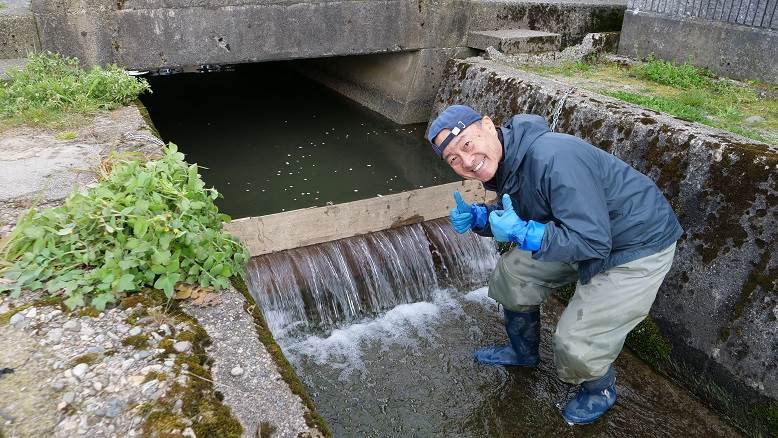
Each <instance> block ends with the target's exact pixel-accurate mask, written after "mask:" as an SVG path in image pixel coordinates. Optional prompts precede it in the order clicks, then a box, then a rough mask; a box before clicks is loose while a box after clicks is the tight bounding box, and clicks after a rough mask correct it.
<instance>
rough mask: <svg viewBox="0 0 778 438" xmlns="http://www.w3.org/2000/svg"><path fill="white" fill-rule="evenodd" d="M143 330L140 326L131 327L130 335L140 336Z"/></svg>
mask: <svg viewBox="0 0 778 438" xmlns="http://www.w3.org/2000/svg"><path fill="white" fill-rule="evenodd" d="M142 331H143V330H141V328H140V327H133V328H131V329H130V333H129V335H130V336H138V335H139V334H140V333H141V332H142Z"/></svg>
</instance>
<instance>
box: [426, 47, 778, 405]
mask: <svg viewBox="0 0 778 438" xmlns="http://www.w3.org/2000/svg"><path fill="white" fill-rule="evenodd" d="M568 90H569V87H568V86H566V85H565V84H562V83H559V82H556V81H552V80H548V79H544V78H541V77H539V76H536V75H532V74H529V73H525V72H519V71H516V70H514V69H511V68H509V67H505V66H502V65H499V64H496V63H494V62H492V61H486V60H483V59H480V58H471V59H468V60H464V61H451V62H450V63H449V65H448V72H447V75H446V79H445V81H444V83H443V85H442V87H441V89H440V90H439V92H438V95H437V98H436V102H435V105H434V109H433V115H434V114H437V112H438V111H440V110H441V109H442V108H443V107H445V106H446V105H449V104H454V103H461V104H468V105H471V106H473V107H474V108H475V109H476V110H478V111H480V112H482V113H483V114H488V115H491V116H493V117H494V118H496V119H497V121H499V122H502V121H504V120H506V119H507V118H508V117H509V116H510V115H512V114H517V113H535V114H540V115H543V116H545V117H546V118H548V119H549V120H551V115H552V113H553V111H554V108H555V106H556V105H557V104H558V103H559V101H560V100H561V99H562V96H563V95H564V94H565V92H566V91H568ZM557 131H559V132H565V133H568V134H572V135H576V136H579V137H581V138H583V139H585V140H586V141H588V142H590V143H592V144H594V145H596V146H598V147H600V148H602V149H605V150H607V151H609V152H611V153H612V154H614V155H616V156H617V157H619V158H621V159H622V160H624V161H625V162H627V163H629V164H630V165H632V166H633V167H635V168H637V169H638V170H640V171H641V172H643V173H645V174H646V175H648V176H649V177H651V178H652V179H653V180H654V181H655V182H656V183H657V185H658V186H659V187H660V188H661V189H662V190H663V192H664V193H665V195H666V196H667V198H668V199H669V200H670V203H671V204H672V206H673V208H674V210H675V212H676V214H677V215H678V217H679V219H680V221H681V224H682V225H683V227H684V230H685V231H686V232H685V234H684V235H683V237H682V238H681V240H680V241H679V243H678V251H677V255H676V258H675V262H674V264H673V268H672V270H671V272H670V273H669V275H668V276H667V278H666V280H665V282H664V285H663V286H662V288H661V290H660V292H659V295H658V297H657V300H656V303H655V304H654V307H653V309H652V316H653V318H654V320H655V321H656V322H657V324H658V325H659V327H660V329H661V331H662V333H663V334H664V335H665V336H667V337H668V339H669V340H670V342H671V344H672V347H673V348H672V357H671V359H672V360H674V361H677V362H680V363H683V364H685V365H686V366H687V367H689V368H690V369H692V370H694V371H695V372H697V373H699V374H700V375H701V376H704V377H706V378H707V379H709V380H712V381H713V382H715V383H716V384H718V385H719V386H722V387H724V388H725V389H727V390H728V391H729V392H732V393H735V394H738V395H739V396H741V397H744V398H745V399H746V400H749V401H759V400H761V401H764V399H765V398H766V399H768V400H769V399H773V400H775V399H778V336H776V333H778V286H776V279H777V278H778V243H776V237H778V236H777V235H778V226H777V225H778V148H776V147H774V146H769V145H766V144H763V143H758V142H754V141H751V140H747V139H744V138H742V137H738V136H736V135H734V134H729V133H726V132H723V131H720V130H715V129H712V128H709V127H705V126H701V125H697V124H693V123H689V122H685V121H682V120H678V119H675V118H672V117H670V116H666V115H662V114H660V113H657V112H655V111H651V110H646V109H642V108H640V107H637V106H634V105H631V104H627V103H624V102H621V101H617V100H614V99H611V98H607V97H604V96H600V95H597V94H594V93H589V92H582V91H573V92H572V93H571V94H570V95H569V97H567V99H566V100H565V102H564V106H563V109H562V111H561V117H560V119H559V124H558V125H557Z"/></svg>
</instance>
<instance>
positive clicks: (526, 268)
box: [427, 105, 683, 424]
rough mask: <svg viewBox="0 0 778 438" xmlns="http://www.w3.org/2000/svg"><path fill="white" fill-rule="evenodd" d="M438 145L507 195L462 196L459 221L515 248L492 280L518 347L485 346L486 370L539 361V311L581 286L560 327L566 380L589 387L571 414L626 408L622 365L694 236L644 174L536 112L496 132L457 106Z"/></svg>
mask: <svg viewBox="0 0 778 438" xmlns="http://www.w3.org/2000/svg"><path fill="white" fill-rule="evenodd" d="M427 139H428V140H429V141H430V143H431V144H432V147H433V149H434V150H435V152H436V153H437V154H438V155H439V156H441V157H442V158H443V159H444V160H446V162H447V163H448V164H449V165H450V166H451V168H452V169H453V170H454V171H455V172H456V173H457V174H458V175H460V176H461V177H463V178H466V179H475V180H478V181H481V182H482V183H484V186H485V187H486V188H487V189H488V190H493V191H496V192H497V193H498V200H499V201H498V203H497V205H490V206H487V205H481V204H474V205H468V204H467V203H465V202H464V201H463V200H462V197H461V196H460V194H459V193H458V192H457V193H455V194H454V198H455V200H456V204H457V206H456V207H455V208H454V209H452V210H451V216H450V219H451V223H452V225H453V227H454V228H455V229H456V231H457V232H459V233H465V232H467V231H468V230H472V231H474V232H476V233H478V234H481V235H484V236H494V238H495V240H497V241H499V242H515V243H516V245H517V246H516V248H514V249H513V250H511V251H509V252H507V253H506V254H504V255H503V256H502V257H501V258H500V261H499V262H498V264H497V267H496V268H495V271H494V273H493V274H492V276H491V279H490V281H489V296H490V297H491V298H493V299H495V300H496V301H497V302H499V303H501V304H502V306H503V308H504V313H505V328H506V331H507V333H508V338H509V340H510V344H509V345H507V346H504V347H490V348H484V349H481V350H478V351H476V353H475V359H476V360H477V361H478V362H481V363H484V364H497V365H518V366H530V367H534V366H537V364H538V361H539V359H540V358H539V355H538V345H539V341H540V311H539V306H540V304H541V303H542V302H543V301H544V300H545V299H546V298H547V297H548V296H549V294H550V293H551V292H552V290H553V289H554V288H557V287H559V286H562V285H564V284H566V283H569V282H572V281H576V280H577V283H576V291H575V295H573V297H572V299H571V300H570V302H569V303H568V305H567V308H566V309H565V311H564V313H563V314H562V317H561V318H560V320H559V323H558V324H557V327H556V330H555V332H554V339H553V347H554V348H553V349H554V363H555V365H556V368H557V373H558V375H559V378H560V379H562V380H563V381H565V382H569V383H572V384H578V385H580V387H579V389H578V392H577V394H576V396H575V398H573V399H571V400H570V401H569V402H568V403H567V405H566V406H565V408H564V410H563V411H562V416H563V417H564V419H565V420H566V421H567V422H568V423H572V424H587V423H591V422H593V421H595V420H596V419H598V418H599V417H601V416H602V415H603V414H604V413H605V411H607V410H608V409H610V408H611V407H612V406H613V404H614V403H615V402H616V386H615V374H614V369H613V366H612V363H613V361H614V360H615V359H616V357H617V356H618V355H619V352H621V348H622V346H623V345H624V340H625V339H626V336H627V334H628V333H629V331H630V330H632V329H633V328H634V327H635V326H636V325H637V324H638V323H639V322H640V321H642V320H643V319H644V318H645V317H646V315H648V312H649V310H650V309H651V305H652V304H653V302H654V298H655V297H656V293H657V291H658V289H659V286H660V285H661V284H662V280H663V279H664V277H665V275H666V274H667V272H668V271H669V270H670V266H671V265H672V262H673V256H674V254H675V242H676V241H677V240H678V239H679V238H680V237H681V234H682V233H683V230H682V229H681V226H680V224H679V223H678V220H677V218H676V217H675V214H674V213H673V211H672V209H671V208H670V205H669V203H668V202H667V200H666V199H665V198H664V196H663V195H662V193H661V192H660V191H659V189H658V188H657V187H656V185H655V184H654V183H653V182H652V181H651V180H650V179H649V178H648V177H646V176H645V175H643V174H641V173H640V172H638V171H637V170H635V169H633V168H632V167H630V166H629V165H627V164H626V163H624V162H623V161H621V160H619V159H618V158H616V157H614V156H613V155H610V154H608V153H607V152H604V151H602V150H600V149H598V148H596V147H594V146H592V145H590V144H588V143H586V142H585V141H583V140H581V139H579V138H577V137H573V136H570V135H566V134H558V133H554V132H551V131H550V130H549V129H548V126H547V124H546V121H545V119H543V118H542V117H540V116H536V115H529V114H523V115H518V116H514V117H513V118H511V119H510V120H509V121H508V122H507V123H506V124H505V126H503V127H499V128H496V127H495V125H494V123H493V122H492V120H491V119H490V118H489V117H482V116H481V115H480V114H478V113H477V112H475V111H474V110H473V109H472V108H469V107H467V106H462V105H453V106H450V107H448V108H446V109H445V110H444V111H443V112H442V113H441V114H440V115H439V116H438V117H437V118H436V119H435V120H434V121H433V122H432V124H431V125H430V128H429V131H428V132H427Z"/></svg>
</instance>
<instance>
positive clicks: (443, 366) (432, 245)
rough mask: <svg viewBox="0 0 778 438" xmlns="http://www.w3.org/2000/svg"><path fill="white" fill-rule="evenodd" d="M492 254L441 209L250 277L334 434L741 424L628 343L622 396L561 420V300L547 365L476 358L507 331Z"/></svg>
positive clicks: (697, 431) (261, 265)
mask: <svg viewBox="0 0 778 438" xmlns="http://www.w3.org/2000/svg"><path fill="white" fill-rule="evenodd" d="M433 260H434V261H435V263H434V264H433V263H432V261H433ZM496 260H497V256H496V253H495V250H494V246H493V243H492V242H491V241H490V239H483V238H479V237H477V236H475V235H473V234H472V233H468V234H466V235H458V234H456V233H454V232H452V231H451V227H450V226H449V225H448V224H447V223H446V221H445V220H439V221H433V222H427V223H424V224H418V225H413V226H409V227H404V228H401V229H397V230H387V231H383V232H380V233H376V234H373V235H368V236H361V237H357V238H352V239H345V240H343V241H338V242H331V243H328V244H323V245H317V246H313V247H308V248H301V249H296V250H292V251H288V252H286V253H282V254H275V255H269V256H262V257H258V258H255V259H254V260H253V261H252V264H251V265H250V267H249V272H250V278H249V287H250V290H251V291H252V294H253V295H254V296H255V298H256V299H257V301H258V302H259V303H260V306H261V307H262V309H263V312H264V313H265V315H266V317H267V319H268V321H269V323H270V326H271V329H272V331H273V333H274V335H275V337H276V339H277V341H278V342H279V344H280V345H281V347H282V349H283V350H284V353H285V354H286V356H287V358H288V359H289V360H290V361H291V362H292V364H293V365H294V366H295V368H296V370H297V373H298V375H299V376H300V377H301V379H302V380H303V383H304V384H305V385H306V387H307V389H308V391H309V393H310V395H311V396H312V397H313V399H314V401H315V403H316V406H317V409H318V410H319V412H320V413H321V414H322V415H323V416H324V417H325V419H326V420H327V421H328V422H329V424H330V425H331V426H332V428H333V431H334V434H335V436H337V437H344V436H345V437H352V436H353V437H387V436H392V437H393V436H403V437H405V436H470V437H492V436H498V437H499V436H505V437H515V436H538V437H541V436H542V437H545V436H614V437H616V436H667V437H670V436H673V437H675V436H700V437H702V436H706V437H709V436H713V437H716V436H737V433H736V432H735V431H733V430H732V429H731V428H730V427H729V426H727V425H726V424H724V423H722V422H721V420H719V419H718V418H717V417H716V416H715V415H713V414H712V413H711V412H709V411H708V410H707V409H706V408H704V407H703V406H701V405H700V404H699V403H698V402H697V401H696V400H694V399H693V398H691V397H690V396H689V395H688V394H687V393H686V392H685V391H683V390H681V389H680V388H678V387H676V386H675V385H673V384H672V383H669V382H668V381H666V380H665V379H664V378H662V377H660V376H659V375H658V374H656V373H655V372H654V371H652V370H651V369H650V368H649V367H648V366H646V365H645V364H643V363H642V362H640V361H639V360H637V359H636V358H634V357H633V356H632V355H631V354H629V353H628V352H624V353H623V354H622V356H621V357H620V358H619V360H618V361H617V363H616V369H617V380H618V388H617V389H618V393H619V401H618V404H617V405H616V407H615V408H614V409H612V410H611V412H609V413H608V414H607V415H606V417H605V418H604V419H603V420H602V421H599V422H597V423H595V424H593V425H589V426H579V427H571V426H568V425H567V424H565V423H564V422H563V421H562V419H561V417H560V416H559V413H558V410H557V408H556V407H555V405H556V404H558V403H561V402H563V401H564V400H565V399H566V397H568V396H570V395H572V393H569V390H570V388H569V387H568V385H566V384H564V383H562V382H561V381H559V380H558V379H557V378H556V375H555V372H554V367H553V357H552V353H551V348H550V339H551V333H552V328H553V325H554V322H555V321H556V319H557V318H558V315H559V313H560V312H561V311H562V306H561V305H560V304H559V303H558V302H556V301H550V302H549V303H548V304H547V305H545V306H544V308H543V320H544V329H543V341H542V344H541V357H542V364H541V366H540V367H539V368H537V369H522V368H514V369H506V368H503V367H488V366H482V365H479V364H476V363H475V362H474V361H473V359H472V353H473V351H474V350H475V349H476V348H478V347H480V346H483V345H494V344H502V343H504V342H505V334H504V329H503V327H502V316H501V311H500V310H499V309H498V307H497V304H496V303H495V302H494V301H493V300H491V299H490V298H488V297H487V296H486V288H483V287H481V288H479V287H478V286H479V285H483V284H484V283H485V281H486V279H487V277H488V274H489V273H490V272H491V270H492V269H493V267H494V264H495V263H496Z"/></svg>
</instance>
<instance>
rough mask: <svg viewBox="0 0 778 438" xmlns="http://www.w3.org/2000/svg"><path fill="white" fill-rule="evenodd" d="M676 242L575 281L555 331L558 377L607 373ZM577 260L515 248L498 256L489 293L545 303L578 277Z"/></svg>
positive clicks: (519, 307)
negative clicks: (559, 259) (554, 259)
mask: <svg viewBox="0 0 778 438" xmlns="http://www.w3.org/2000/svg"><path fill="white" fill-rule="evenodd" d="M674 255H675V243H673V244H672V245H670V246H669V247H667V248H666V249H664V250H662V251H660V252H658V253H656V254H652V255H650V256H648V257H644V258H641V259H638V260H635V261H632V262H629V263H626V264H623V265H620V266H616V267H614V268H611V269H608V270H607V271H605V272H602V273H600V274H597V275H595V276H594V277H592V279H591V281H590V282H589V283H588V284H581V283H580V282H577V283H576V287H575V295H573V298H572V299H570V302H569V303H568V304H567V308H566V309H565V311H564V312H563V313H562V317H561V318H560V319H559V323H558V324H557V327H556V330H555V331H554V340H553V346H554V363H555V364H556V368H557V373H558V374H559V378H560V379H562V380H563V381H565V382H568V383H572V384H580V383H581V382H584V381H588V380H594V379H597V378H599V377H602V376H603V375H605V373H606V372H607V371H608V367H609V366H610V364H611V363H612V362H613V361H614V360H616V357H617V356H618V355H619V353H620V352H621V349H622V347H623V346H624V340H625V339H626V337H627V334H628V333H629V332H630V330H632V329H633V328H635V326H637V325H638V323H639V322H640V321H642V320H643V319H644V318H645V317H646V316H647V315H648V312H649V310H650V309H651V305H652V304H653V303H654V299H655V298H656V293H657V291H658V290H659V286H660V285H661V284H662V280H664V278H665V275H666V274H667V272H668V271H669V270H670V267H671V266H672V263H673V256H674ZM577 279H578V269H577V265H576V264H575V263H563V262H542V261H538V260H533V259H532V256H531V253H529V252H527V251H522V250H520V249H518V248H514V249H512V250H511V251H509V252H508V253H506V254H503V256H502V257H500V260H499V262H498V263H497V267H496V268H495V270H494V272H493V273H492V276H491V279H490V280H489V297H491V298H493V299H494V300H496V301H497V302H498V303H500V304H502V305H503V306H505V308H506V309H508V310H512V311H515V312H526V311H527V310H528V309H529V308H531V307H532V306H538V305H540V304H541V303H543V302H544V301H545V300H546V299H547V298H548V296H549V295H550V294H551V292H552V291H553V289H555V288H557V287H560V286H563V285H565V284H567V283H571V282H573V281H577Z"/></svg>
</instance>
